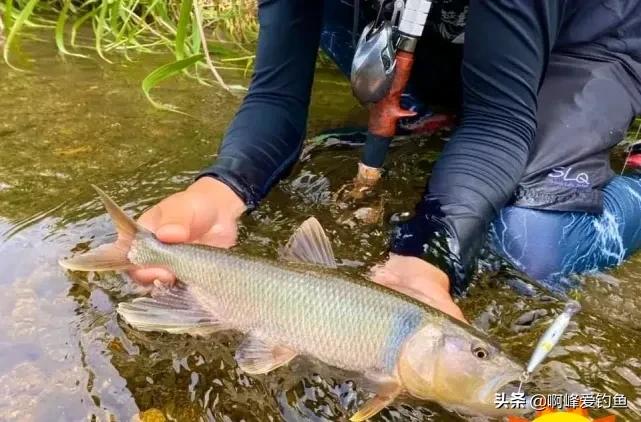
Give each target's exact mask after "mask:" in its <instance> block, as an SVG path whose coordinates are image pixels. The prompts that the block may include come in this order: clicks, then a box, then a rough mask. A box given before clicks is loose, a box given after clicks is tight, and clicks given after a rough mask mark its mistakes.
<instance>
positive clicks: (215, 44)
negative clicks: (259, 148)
mask: <svg viewBox="0 0 641 422" xmlns="http://www.w3.org/2000/svg"><path fill="white" fill-rule="evenodd" d="M255 14H256V4H255V0H214V1H213V2H212V1H208V2H204V1H203V0H80V1H78V0H0V16H1V17H2V21H1V23H0V48H2V53H3V59H4V61H5V62H6V63H7V65H9V66H11V67H12V68H14V69H16V70H22V69H21V67H20V65H19V63H18V60H14V56H15V51H17V46H18V45H19V39H20V37H21V36H26V35H28V31H25V29H26V28H29V27H41V28H45V29H50V30H51V33H52V37H53V39H54V40H55V43H56V46H57V48H58V51H59V52H60V54H61V55H63V56H75V57H81V58H82V57H87V54H86V53H87V51H88V50H93V51H95V53H96V54H97V55H98V56H99V57H100V58H101V59H103V60H105V61H106V62H111V61H112V60H113V59H114V58H115V57H117V56H118V55H120V56H124V57H125V58H126V59H131V53H132V52H136V53H158V52H163V51H165V52H170V53H171V54H173V55H174V56H175V61H173V62H171V63H167V64H165V65H162V66H160V67H158V68H157V69H155V70H154V71H152V72H151V73H150V74H149V75H148V76H147V77H146V78H145V79H144V81H143V83H142V87H143V92H144V94H145V95H146V96H147V98H148V99H149V101H150V102H151V104H153V105H154V107H158V108H161V109H165V110H171V111H177V110H176V109H175V108H174V107H172V106H170V105H167V104H162V103H160V102H157V101H154V100H153V98H152V97H151V95H150V92H151V90H152V89H153V88H154V87H155V86H156V85H157V84H158V83H160V82H161V81H163V80H165V79H167V78H170V77H172V76H174V75H177V74H180V73H182V74H185V75H188V76H190V77H193V78H196V79H197V80H198V81H199V82H200V83H203V84H205V85H213V84H218V85H220V86H222V87H224V88H225V89H231V88H232V87H229V86H228V85H227V84H226V83H225V81H224V80H223V79H222V77H221V76H220V73H219V72H218V69H219V68H223V67H224V68H225V69H229V68H235V69H241V70H245V71H247V70H248V69H249V68H250V67H251V65H252V64H253V59H254V55H253V53H252V48H251V44H252V43H254V42H255V40H256V37H257V34H258V25H257V22H256V19H255ZM83 29H90V30H91V33H92V34H93V39H91V40H86V39H82V40H81V37H80V36H79V34H80V33H81V32H82V31H83ZM200 68H203V69H207V70H208V72H199V69H200ZM205 74H206V75H208V76H204V75H205Z"/></svg>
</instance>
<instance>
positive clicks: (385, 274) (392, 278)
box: [370, 254, 467, 322]
mask: <svg viewBox="0 0 641 422" xmlns="http://www.w3.org/2000/svg"><path fill="white" fill-rule="evenodd" d="M370 277H371V279H372V280H373V281H375V282H377V283H379V284H382V285H384V286H386V287H389V288H390V289H394V290H397V291H399V292H401V293H403V294H406V295H407V296H410V297H413V298H414V299H416V300H419V301H421V302H423V303H426V304H428V305H430V306H432V307H433V308H436V309H438V310H439V311H441V312H443V313H446V314H448V315H450V316H452V317H454V318H456V319H458V320H460V321H463V322H467V321H466V319H465V317H464V316H463V312H461V308H459V307H458V305H457V304H456V303H454V300H453V299H452V296H451V295H450V280H449V278H448V277H447V275H446V274H445V273H444V272H443V271H441V270H439V269H437V268H436V267H434V266H433V265H430V264H428V263H427V262H425V261H423V260H422V259H420V258H416V257H413V256H402V255H396V254H390V257H389V259H388V260H387V261H386V262H385V263H384V264H382V265H376V266H375V267H374V268H372V271H371V275H370Z"/></svg>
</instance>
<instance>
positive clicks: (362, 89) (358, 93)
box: [351, 0, 431, 104]
mask: <svg viewBox="0 0 641 422" xmlns="http://www.w3.org/2000/svg"><path fill="white" fill-rule="evenodd" d="M388 5H389V2H388V1H381V3H380V6H379V9H378V13H377V16H376V19H375V20H374V21H373V22H371V23H369V24H368V25H367V26H366V27H365V29H364V30H363V32H362V33H361V36H360V38H359V40H358V43H357V45H356V50H355V53H354V59H353V61H352V71H351V85H352V92H353V94H354V96H355V97H356V98H357V99H358V100H359V101H360V102H361V104H371V103H376V102H378V101H380V100H382V99H383V98H385V96H386V95H387V94H388V93H389V91H390V88H391V86H392V82H393V81H394V76H395V73H396V63H397V60H396V55H397V52H398V50H399V49H400V50H403V51H406V52H409V53H413V52H414V48H415V47H416V41H417V39H418V38H419V37H420V36H421V35H422V33H423V27H424V26H425V22H426V20H427V14H428V13H429V10H430V5H431V2H430V1H427V0H406V1H404V0H394V3H393V11H392V15H391V18H390V19H389V20H387V19H384V17H383V15H384V13H383V12H384V10H385V9H386V8H387V7H388ZM355 13H358V12H356V9H355Z"/></svg>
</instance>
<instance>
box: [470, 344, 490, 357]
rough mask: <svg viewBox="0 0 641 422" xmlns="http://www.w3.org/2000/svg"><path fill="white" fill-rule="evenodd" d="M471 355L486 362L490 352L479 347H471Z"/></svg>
mask: <svg viewBox="0 0 641 422" xmlns="http://www.w3.org/2000/svg"><path fill="white" fill-rule="evenodd" d="M472 353H473V354H474V356H476V357H477V358H478V359H481V360H487V359H488V358H489V357H490V352H489V351H488V350H487V348H485V347H483V346H481V345H472Z"/></svg>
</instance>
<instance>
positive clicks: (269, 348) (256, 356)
mask: <svg viewBox="0 0 641 422" xmlns="http://www.w3.org/2000/svg"><path fill="white" fill-rule="evenodd" d="M296 354H297V353H296V352H295V351H293V350H291V349H289V348H287V347H284V346H280V345H277V344H272V343H269V342H267V341H265V340H263V339H262V338H260V337H258V336H256V335H252V334H250V335H249V336H247V338H245V340H244V341H243V342H242V343H241V345H240V346H239V347H238V350H236V356H235V357H236V362H238V366H239V367H240V369H242V370H243V372H246V373H248V374H253V375H256V374H266V373H268V372H270V371H272V370H274V369H276V368H278V367H279V366H283V365H286V364H287V363H288V362H289V361H291V360H292V359H294V358H295V357H296Z"/></svg>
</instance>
